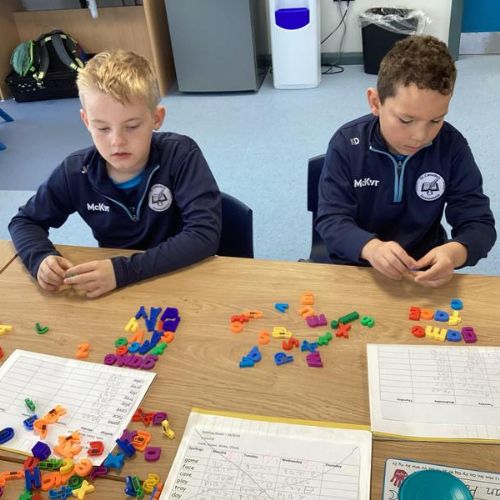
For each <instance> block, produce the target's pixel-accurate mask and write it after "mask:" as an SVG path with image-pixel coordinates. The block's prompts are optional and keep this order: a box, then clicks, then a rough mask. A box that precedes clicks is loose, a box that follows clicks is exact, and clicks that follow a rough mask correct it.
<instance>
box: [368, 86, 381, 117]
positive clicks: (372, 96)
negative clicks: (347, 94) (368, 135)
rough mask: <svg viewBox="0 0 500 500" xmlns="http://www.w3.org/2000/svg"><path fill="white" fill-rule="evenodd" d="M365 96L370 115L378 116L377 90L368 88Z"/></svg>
mask: <svg viewBox="0 0 500 500" xmlns="http://www.w3.org/2000/svg"><path fill="white" fill-rule="evenodd" d="M366 96H367V97H368V106H370V110H371V112H372V114H373V115H375V116H378V115H379V114H380V106H381V104H380V98H379V96H378V91H377V89H375V88H373V87H370V88H369V89H368V90H367V91H366Z"/></svg>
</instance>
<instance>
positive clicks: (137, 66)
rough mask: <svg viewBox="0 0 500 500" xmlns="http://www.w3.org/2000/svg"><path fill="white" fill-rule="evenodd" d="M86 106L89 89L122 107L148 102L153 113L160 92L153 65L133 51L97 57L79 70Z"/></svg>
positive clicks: (104, 53) (116, 52) (79, 83)
mask: <svg viewBox="0 0 500 500" xmlns="http://www.w3.org/2000/svg"><path fill="white" fill-rule="evenodd" d="M76 83H77V86H78V93H79V95H80V101H81V102H82V106H84V107H85V104H84V97H85V91H87V90H98V91H100V92H103V93H104V94H106V95H109V96H110V97H112V98H113V99H114V100H115V101H118V102H119V103H121V104H126V103H130V102H131V101H132V100H134V99H141V100H144V101H145V103H146V105H147V106H148V107H149V108H150V109H151V111H153V110H154V109H155V107H156V106H157V105H158V104H159V102H160V91H159V88H158V82H157V80H156V76H155V74H154V71H153V68H152V66H151V63H150V62H149V61H148V60H147V59H146V58H145V57H142V56H140V55H139V54H136V53H135V52H132V51H125V50H121V49H120V50H115V51H112V52H100V53H99V54H96V55H95V56H94V57H93V58H92V59H90V61H89V62H88V63H87V64H86V66H85V67H84V68H82V69H80V70H79V71H78V76H77V80H76Z"/></svg>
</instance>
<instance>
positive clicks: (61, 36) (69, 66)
mask: <svg viewBox="0 0 500 500" xmlns="http://www.w3.org/2000/svg"><path fill="white" fill-rule="evenodd" d="M87 60H88V56H87V55H86V54H85V52H84V51H83V50H82V48H81V47H80V45H79V44H78V42H77V41H76V40H75V39H74V38H72V37H71V35H69V34H68V33H65V32H64V31H61V30H54V31H51V32H50V33H44V34H43V35H41V36H40V37H38V38H37V39H36V40H28V41H26V42H22V43H21V44H19V45H18V46H17V47H16V48H15V49H14V51H13V52H12V56H11V60H10V62H11V67H12V71H11V72H10V73H9V75H8V76H7V78H6V79H5V82H6V83H7V86H8V87H9V89H10V91H11V92H12V95H13V97H14V99H15V100H16V101H18V102H27V101H41V100H45V99H61V98H65V97H77V96H78V89H77V87H76V75H77V72H78V69H79V68H83V67H84V66H85V62H86V61H87Z"/></svg>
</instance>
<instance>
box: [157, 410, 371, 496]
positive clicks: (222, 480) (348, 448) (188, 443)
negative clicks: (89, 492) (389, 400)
mask: <svg viewBox="0 0 500 500" xmlns="http://www.w3.org/2000/svg"><path fill="white" fill-rule="evenodd" d="M228 415H231V416H228ZM370 469H371V433H370V431H369V429H368V427H364V426H352V428H350V426H347V425H346V426H342V427H335V424H332V423H326V422H313V421H300V420H286V419H277V418H267V417H261V416H255V415H242V414H225V413H223V412H220V413H219V412H217V413H214V412H206V411H204V410H196V409H193V411H192V412H191V415H190V417H189V420H188V423H187V426H186V430H185V432H184V436H183V438H182V442H181V444H180V446H179V449H178V451H177V455H176V457H175V460H174V463H173V465H172V468H171V470H170V473H169V476H168V478H167V481H166V482H165V486H164V489H163V492H162V496H161V497H160V498H161V499H167V498H168V499H171V498H175V499H183V500H186V499H195V498H217V499H230V498H257V497H258V498H266V499H279V498H287V499H290V500H292V499H295V498H296V499H299V498H300V499H304V500H307V499H313V498H314V499H317V498H329V499H331V500H348V499H360V500H368V499H369V498H370Z"/></svg>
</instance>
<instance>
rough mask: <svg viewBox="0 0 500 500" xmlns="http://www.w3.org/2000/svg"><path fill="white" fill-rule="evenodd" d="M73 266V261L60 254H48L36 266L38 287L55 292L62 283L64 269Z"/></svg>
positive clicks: (64, 274) (64, 273) (64, 275)
mask: <svg viewBox="0 0 500 500" xmlns="http://www.w3.org/2000/svg"><path fill="white" fill-rule="evenodd" d="M71 267H73V263H72V262H70V261H69V260H68V259H65V258H64V257H61V256H60V255H49V256H47V257H45V259H43V260H42V262H41V264H40V265H39V266H38V271H37V273H36V279H37V281H38V284H39V285H40V288H42V289H43V290H47V291H48V292H57V291H58V290H59V288H60V287H61V285H63V283H64V278H65V277H66V270H67V269H70V268H71Z"/></svg>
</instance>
